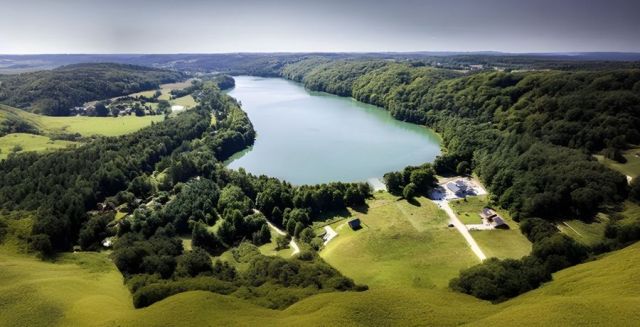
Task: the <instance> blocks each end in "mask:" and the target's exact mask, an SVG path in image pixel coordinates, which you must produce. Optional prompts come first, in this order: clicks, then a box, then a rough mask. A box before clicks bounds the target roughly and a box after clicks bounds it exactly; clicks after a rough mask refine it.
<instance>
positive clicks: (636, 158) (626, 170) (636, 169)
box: [595, 147, 640, 178]
mask: <svg viewBox="0 0 640 327" xmlns="http://www.w3.org/2000/svg"><path fill="white" fill-rule="evenodd" d="M623 156H624V157H625V158H626V159H627V162H626V163H623V164H622V163H619V162H617V161H613V160H611V159H606V158H605V157H604V156H602V155H596V156H595V157H596V158H597V159H598V161H600V162H602V163H603V164H604V165H605V166H607V167H610V168H611V169H614V170H617V171H619V172H621V173H623V174H625V175H627V176H631V177H632V178H636V177H638V176H640V147H635V148H632V149H629V150H627V151H625V152H624V153H623Z"/></svg>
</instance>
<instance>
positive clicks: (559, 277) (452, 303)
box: [0, 194, 640, 326]
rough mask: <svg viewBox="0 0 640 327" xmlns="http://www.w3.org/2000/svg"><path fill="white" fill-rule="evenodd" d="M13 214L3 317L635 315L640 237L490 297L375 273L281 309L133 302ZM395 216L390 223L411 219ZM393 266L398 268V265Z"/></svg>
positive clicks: (16, 322) (104, 258) (382, 203)
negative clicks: (532, 284) (31, 240)
mask: <svg viewBox="0 0 640 327" xmlns="http://www.w3.org/2000/svg"><path fill="white" fill-rule="evenodd" d="M422 202H423V201H420V203H421V204H423V203H422ZM395 204H396V202H395V201H394V200H393V199H390V197H389V196H387V195H385V194H378V197H377V199H376V200H373V201H371V202H370V205H371V208H370V209H369V210H370V212H369V213H367V214H366V215H362V214H360V215H358V216H359V217H361V219H363V221H365V222H366V223H367V227H365V229H364V230H360V231H359V232H356V233H360V232H363V234H362V235H357V236H356V235H352V236H351V237H352V241H354V242H356V243H359V242H360V241H359V240H358V238H364V237H365V233H368V234H369V237H367V238H369V239H370V238H372V237H373V236H372V235H371V234H372V231H374V230H377V229H378V226H377V224H376V223H375V220H376V219H378V218H382V219H384V217H383V211H380V210H383V208H385V207H386V208H388V207H391V206H395ZM374 205H378V207H374ZM400 205H403V204H400ZM405 205H409V204H405ZM420 208H422V207H417V209H416V210H418V211H419V210H420ZM405 209H407V208H405ZM398 210H400V209H398ZM422 210H424V208H422ZM430 210H431V209H430ZM635 210H639V208H635V207H634V208H628V209H627V211H628V213H630V214H633V213H634V212H635ZM376 212H377V213H376ZM408 212H409V214H410V213H411V212H412V211H408ZM436 215H437V214H436ZM24 216H25V217H28V214H24ZM15 218H16V217H9V218H7V217H2V219H4V220H5V221H8V222H9V227H10V228H9V234H8V235H9V236H8V237H7V238H6V239H5V240H4V242H3V244H2V245H0V326H194V325H203V326H208V325H211V323H212V322H215V324H216V325H245V326H248V325H253V326H255V325H260V326H317V325H344V326H372V325H376V326H381V325H400V324H402V325H407V324H411V325H437V326H460V325H471V326H514V325H518V326H527V325H536V326H552V325H563V326H570V325H575V326H578V325H597V326H631V325H634V324H635V322H637V321H638V320H639V319H640V312H639V311H638V310H637V308H638V307H640V283H639V282H638V275H640V243H636V244H634V245H632V246H630V247H628V248H626V249H623V250H620V251H616V252H613V253H611V254H607V255H605V256H603V257H602V258H600V259H598V260H595V261H592V262H588V263H585V264H582V265H578V266H575V267H572V268H569V269H566V270H563V271H560V272H558V273H556V274H554V280H553V281H552V282H549V283H547V284H545V285H543V286H542V287H541V288H539V289H537V290H534V291H532V292H529V293H526V294H523V295H521V296H519V297H516V298H514V299H512V300H509V301H507V302H504V303H501V304H497V305H493V304H490V303H489V302H485V301H480V300H477V299H475V298H473V297H471V296H467V295H463V294H459V293H455V292H452V291H450V290H448V289H446V288H434V289H429V288H422V287H412V285H402V286H400V287H381V286H380V285H377V284H376V283H372V284H371V285H370V286H371V289H370V290H369V291H366V292H359V293H358V292H346V293H326V294H319V295H316V296H312V297H309V298H307V299H304V300H302V301H300V302H298V303H295V304H294V305H292V306H291V307H289V308H287V309H285V310H282V311H279V310H270V309H266V308H264V307H260V306H256V305H253V304H251V303H249V302H247V301H244V300H241V299H239V298H236V297H232V296H223V295H218V294H213V293H209V292H203V291H195V292H185V293H181V294H178V295H175V296H171V297H169V298H167V299H165V300H163V301H160V302H158V303H156V304H154V305H151V306H150V307H147V308H144V309H137V310H136V309H134V308H133V305H132V302H131V296H130V294H129V292H128V290H127V289H126V287H125V286H124V285H123V283H122V276H121V275H120V273H119V272H118V271H117V269H116V268H115V266H114V265H113V263H112V262H111V261H110V260H109V258H108V253H92V252H79V253H75V254H74V253H66V254H63V255H61V256H60V257H58V258H57V259H56V260H55V261H54V262H44V261H40V260H38V259H36V258H34V257H33V256H31V255H27V254H19V253H20V251H23V248H22V247H21V246H20V245H21V244H22V245H23V244H24V237H26V236H27V235H28V232H29V230H30V227H31V224H30V219H29V218H25V219H15ZM396 219H398V218H397V217H396V218H393V217H392V218H391V220H396ZM414 219H415V218H414ZM416 222H417V223H420V222H419V221H416ZM394 225H396V227H395V228H393V229H394V230H395V229H400V228H402V226H404V225H410V226H413V224H411V223H405V224H400V225H402V226H398V224H394ZM429 225H430V224H419V225H417V226H422V227H423V228H427V227H429ZM427 230H428V229H427ZM424 232H426V231H423V233H424ZM381 233H385V231H381ZM411 233H413V232H411ZM411 233H410V234H411ZM429 233H434V232H433V231H429ZM341 237H342V238H343V239H344V238H347V237H348V236H346V235H344V233H343V235H340V236H338V237H337V238H336V239H334V241H336V240H338V239H340V238H341ZM400 237H401V236H399V238H400ZM436 238H437V237H434V239H436ZM332 242H333V241H332ZM413 245H416V244H413ZM432 245H433V244H432ZM391 252H392V253H393V254H395V252H394V251H393V249H391ZM367 256H368V257H369V258H370V259H374V261H371V262H368V263H366V264H364V265H362V266H360V267H359V268H360V270H369V269H373V270H375V269H378V268H379V267H380V266H383V265H385V264H388V263H389V261H388V260H384V259H385V258H379V260H378V261H375V259H378V258H376V257H373V256H371V255H370V254H367ZM467 256H468V257H472V254H471V253H468V254H467ZM378 257H379V256H378ZM401 257H402V256H401ZM352 259H353V260H357V259H358V258H357V257H355V258H352ZM401 259H402V260H404V261H405V263H407V264H411V263H412V260H408V259H407V258H406V257H405V258H401ZM394 270H396V271H398V273H404V272H403V271H402V270H399V269H397V267H395V268H394ZM351 277H355V276H351ZM398 277H401V276H398ZM401 284H402V283H401ZM542 312H543V313H544V314H541V313H542Z"/></svg>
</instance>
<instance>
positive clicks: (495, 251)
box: [449, 195, 531, 259]
mask: <svg viewBox="0 0 640 327" xmlns="http://www.w3.org/2000/svg"><path fill="white" fill-rule="evenodd" d="M449 204H450V205H451V208H452V209H453V211H454V212H455V213H456V214H457V215H458V217H459V218H460V220H462V222H463V223H465V224H479V223H481V219H480V215H479V213H480V210H482V208H484V207H487V206H488V205H489V203H488V201H487V196H486V195H480V196H473V197H467V199H466V200H463V199H460V200H454V201H450V202H449ZM494 209H496V208H494ZM496 212H497V213H498V214H499V215H500V217H502V218H503V219H504V220H505V222H506V223H507V224H508V225H509V227H510V229H508V230H502V229H494V230H482V231H471V236H473V238H474V239H475V240H476V243H478V246H480V248H481V249H482V251H483V252H484V253H485V254H486V255H487V257H488V258H491V257H497V258H501V259H504V258H521V257H523V256H525V255H528V254H529V252H531V242H529V240H528V239H527V238H526V237H525V236H524V235H522V233H521V232H520V227H519V225H518V223H517V222H515V221H514V220H513V219H512V218H511V215H509V213H508V212H507V211H505V210H501V209H496Z"/></svg>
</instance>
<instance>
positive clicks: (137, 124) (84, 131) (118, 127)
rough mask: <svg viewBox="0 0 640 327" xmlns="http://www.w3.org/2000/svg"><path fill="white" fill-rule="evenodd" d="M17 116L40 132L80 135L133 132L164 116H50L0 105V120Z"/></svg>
mask: <svg viewBox="0 0 640 327" xmlns="http://www.w3.org/2000/svg"><path fill="white" fill-rule="evenodd" d="M10 115H12V116H18V117H20V118H21V119H23V120H25V121H27V122H29V123H31V124H32V125H33V126H35V127H36V128H38V129H39V130H40V132H41V133H42V134H47V133H79V134H81V135H82V136H92V135H103V136H118V135H124V134H129V133H132V132H135V131H137V130H139V129H141V128H143V127H147V126H149V125H151V122H159V121H162V120H163V119H164V116H162V115H158V116H145V117H136V116H124V117H118V118H114V117H85V116H73V117H51V116H42V115H36V114H32V113H29V112H26V111H24V110H20V109H17V108H12V107H8V106H4V105H0V122H1V121H2V120H3V118H4V117H8V116H10Z"/></svg>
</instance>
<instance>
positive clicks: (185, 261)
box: [176, 247, 213, 277]
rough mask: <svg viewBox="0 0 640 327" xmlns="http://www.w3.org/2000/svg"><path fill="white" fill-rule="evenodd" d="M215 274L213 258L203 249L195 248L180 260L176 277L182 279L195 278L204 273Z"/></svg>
mask: <svg viewBox="0 0 640 327" xmlns="http://www.w3.org/2000/svg"><path fill="white" fill-rule="evenodd" d="M211 272H213V267H212V266H211V258H210V257H209V254H207V252H206V251H205V250H203V249H201V248H198V247H195V248H193V250H191V251H189V252H187V253H185V254H183V255H181V256H180V257H179V258H178V266H177V267H176V275H177V276H181V277H188V276H190V277H195V276H198V275H200V274H203V273H211Z"/></svg>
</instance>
